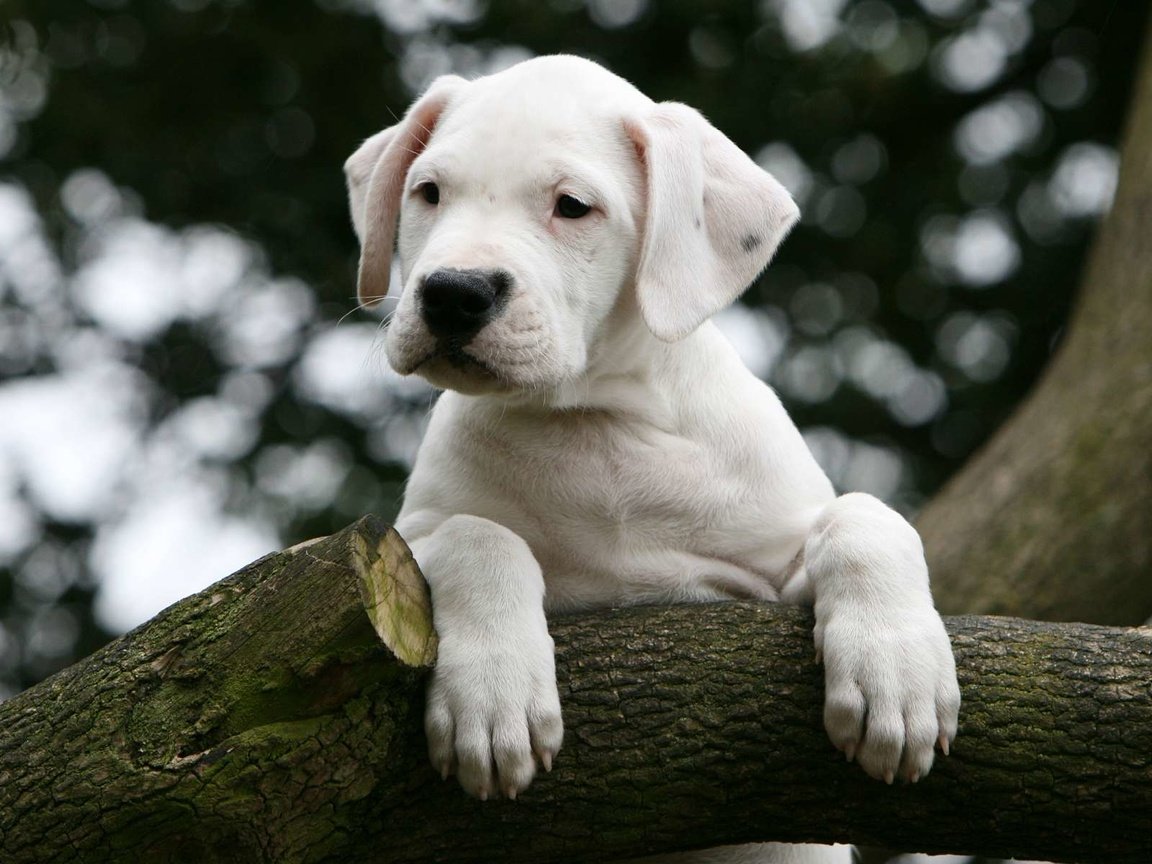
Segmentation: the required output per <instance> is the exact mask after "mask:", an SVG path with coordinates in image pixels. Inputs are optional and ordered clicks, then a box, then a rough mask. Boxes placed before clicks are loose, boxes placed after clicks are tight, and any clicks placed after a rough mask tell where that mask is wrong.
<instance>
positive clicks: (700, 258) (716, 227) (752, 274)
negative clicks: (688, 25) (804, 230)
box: [624, 102, 800, 342]
mask: <svg viewBox="0 0 1152 864" xmlns="http://www.w3.org/2000/svg"><path fill="white" fill-rule="evenodd" d="M624 125H625V128H626V130H627V132H628V135H629V137H630V138H631V139H632V143H633V144H634V145H635V147H636V152H637V154H638V155H639V157H640V160H641V163H642V164H643V166H644V171H645V175H646V178H647V206H646V216H645V221H644V240H643V245H642V247H641V249H640V258H639V263H638V266H637V272H636V292H637V298H638V300H639V304H640V313H641V315H642V316H643V317H644V321H645V323H646V324H647V325H648V328H649V329H650V330H651V331H652V332H653V333H654V334H655V335H656V336H657V337H658V338H660V339H663V340H664V341H665V342H674V341H676V340H678V339H683V338H684V337H685V336H687V335H688V334H689V333H691V332H692V331H693V330H695V329H696V328H697V327H699V326H700V325H701V324H703V323H704V322H705V321H706V320H707V319H708V318H709V317H710V316H711V315H713V314H714V313H716V312H719V311H720V310H721V309H723V308H724V307H725V306H727V305H728V304H729V303H732V302H733V301H734V300H735V299H736V298H737V297H739V296H740V295H741V294H742V293H743V292H744V290H745V289H746V288H747V287H748V286H749V285H751V284H752V282H753V280H754V279H755V278H756V277H757V276H758V275H759V274H760V272H761V271H762V270H763V269H764V268H765V267H766V266H768V262H769V261H770V260H771V258H772V255H773V253H774V252H775V251H776V247H777V246H779V245H780V242H781V241H782V240H783V239H784V236H785V235H786V234H787V233H788V230H789V229H790V228H791V227H792V226H793V225H794V224H795V223H796V220H797V219H798V218H799V216H800V211H799V210H798V209H797V207H796V204H795V202H793V200H792V197H791V196H790V195H789V194H788V191H787V190H786V189H785V188H784V187H783V186H781V185H780V183H779V182H778V181H777V180H776V178H774V177H773V176H772V175H771V174H769V173H768V172H766V171H764V170H763V169H762V168H761V167H760V166H759V165H757V164H756V163H755V162H753V161H752V160H751V159H749V158H748V156H747V155H745V153H744V152H743V151H742V150H741V149H740V148H739V147H737V146H736V145H735V144H733V143H732V142H731V141H730V140H729V139H728V138H727V137H725V135H724V134H723V133H721V132H720V131H719V130H718V129H716V128H715V127H713V126H712V124H710V123H709V122H708V121H707V120H705V119H704V117H703V116H701V114H700V113H699V112H698V111H695V110H693V109H692V108H689V107H688V106H687V105H680V104H677V103H673V102H663V103H660V104H659V105H656V106H654V107H653V108H652V110H650V111H649V112H648V113H647V114H646V115H645V116H642V117H633V118H629V119H628V120H626V121H625V124H624Z"/></svg>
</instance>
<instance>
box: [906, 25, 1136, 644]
mask: <svg viewBox="0 0 1152 864" xmlns="http://www.w3.org/2000/svg"><path fill="white" fill-rule="evenodd" d="M917 527H919V528H920V531H921V533H922V534H923V536H924V540H925V545H926V548H927V552H928V561H929V565H930V567H931V570H932V580H933V584H934V586H935V593H936V596H937V598H938V602H939V604H940V607H941V610H942V611H944V612H948V613H961V612H979V613H991V614H1004V615H1023V616H1026V617H1029V618H1043V619H1046V620H1059V621H1068V620H1076V621H1093V622H1096V623H1101V624H1136V623H1140V622H1143V621H1146V620H1148V619H1149V617H1150V616H1152V31H1150V36H1149V37H1147V38H1146V41H1145V49H1144V62H1143V69H1142V71H1141V73H1140V78H1139V81H1138V83H1137V86H1136V89H1135V98H1134V100H1133V103H1132V111H1131V113H1130V114H1129V119H1128V131H1127V134H1126V136H1125V143H1124V146H1123V159H1122V163H1121V169H1120V179H1119V187H1118V191H1117V195H1116V200H1115V203H1114V205H1113V208H1112V211H1111V213H1110V214H1109V216H1108V217H1107V219H1106V220H1105V222H1104V224H1103V226H1102V228H1101V230H1100V234H1099V236H1098V237H1097V241H1096V245H1095V248H1094V250H1093V253H1092V255H1091V258H1090V261H1089V265H1088V268H1087V271H1086V273H1085V276H1084V284H1083V288H1082V289H1081V292H1080V297H1079V305H1078V308H1077V309H1076V311H1075V313H1074V315H1073V318H1072V320H1071V322H1070V324H1069V327H1068V331H1067V335H1066V337H1065V339H1064V342H1063V344H1062V346H1061V347H1060V349H1059V351H1058V353H1057V355H1056V357H1055V359H1054V360H1053V362H1052V364H1051V366H1050V368H1049V369H1048V370H1047V371H1046V372H1045V374H1044V376H1043V378H1042V380H1041V381H1040V383H1039V385H1038V386H1037V387H1036V389H1035V391H1034V392H1033V394H1032V395H1031V396H1030V397H1029V398H1028V399H1027V400H1026V401H1025V403H1024V404H1023V405H1022V406H1021V407H1020V409H1019V410H1018V411H1017V412H1016V414H1015V415H1014V416H1013V417H1012V418H1011V419H1010V420H1009V421H1008V423H1006V424H1005V426H1004V427H1003V428H1002V429H1001V430H1000V431H999V432H998V433H997V434H996V435H995V436H994V437H993V439H992V441H991V442H989V444H988V445H987V446H986V447H984V449H983V450H982V451H981V452H980V453H979V454H978V455H977V456H976V458H974V459H973V460H972V461H971V462H969V464H968V465H966V466H965V467H964V468H963V469H962V470H961V471H960V473H959V474H958V475H957V476H956V477H955V478H954V479H953V480H952V481H951V482H950V483H949V484H948V485H947V486H946V487H945V489H944V490H943V491H942V492H941V493H940V494H939V495H937V496H936V497H935V498H934V499H933V500H932V501H931V502H930V503H929V505H928V507H927V508H926V509H925V510H924V512H923V514H922V515H921V518H920V520H919V523H918V526H917Z"/></svg>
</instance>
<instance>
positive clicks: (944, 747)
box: [939, 735, 948, 756]
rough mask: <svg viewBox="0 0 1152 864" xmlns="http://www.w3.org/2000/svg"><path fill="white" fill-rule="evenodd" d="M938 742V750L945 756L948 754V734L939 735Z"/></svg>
mask: <svg viewBox="0 0 1152 864" xmlns="http://www.w3.org/2000/svg"><path fill="white" fill-rule="evenodd" d="M939 743H940V752H941V753H943V754H944V755H945V756H947V755H948V736H947V735H941V736H940V741H939Z"/></svg>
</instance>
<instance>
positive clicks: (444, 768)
mask: <svg viewBox="0 0 1152 864" xmlns="http://www.w3.org/2000/svg"><path fill="white" fill-rule="evenodd" d="M451 773H452V769H451V768H449V767H448V763H447V762H445V763H444V764H443V765H441V766H440V779H441V780H447V779H448V775H449V774H451Z"/></svg>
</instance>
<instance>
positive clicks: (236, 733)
mask: <svg viewBox="0 0 1152 864" xmlns="http://www.w3.org/2000/svg"><path fill="white" fill-rule="evenodd" d="M366 610H367V614H366ZM811 624H812V621H811V617H810V615H809V614H808V613H807V612H805V611H803V610H799V609H794V608H789V607H781V606H775V605H768V604H763V605H761V604H754V603H730V604H717V605H709V606H684V607H670V608H633V609H623V610H614V611H608V612H598V613H595V614H592V615H583V616H572V617H564V618H559V619H557V620H555V621H554V622H553V625H552V626H553V633H554V635H555V638H556V644H557V661H558V662H557V666H558V673H559V678H560V688H561V694H562V700H563V705H564V715H565V722H566V725H567V730H568V731H567V738H566V742H565V746H564V750H563V751H562V752H561V754H560V757H559V760H558V762H557V766H556V769H555V770H554V771H553V772H552V773H551V774H550V775H547V776H543V777H540V778H538V779H537V780H536V782H535V783H534V784H533V786H532V787H531V788H530V789H529V790H528V791H527V792H526V793H524V794H523V795H522V796H521V797H520V798H519V799H518V800H517V801H514V802H508V801H495V802H487V803H480V802H477V801H473V800H470V799H468V798H466V797H465V796H464V794H463V793H462V792H461V790H460V789H459V788H458V787H457V786H456V784H455V782H449V783H442V782H441V781H440V779H439V778H438V777H437V776H436V775H435V773H434V772H433V771H432V769H431V767H429V765H428V764H427V760H426V757H425V753H424V741H423V734H422V731H421V714H422V710H423V679H424V675H425V672H426V668H427V666H428V665H430V664H431V663H432V662H433V660H434V657H435V635H434V632H433V630H432V626H431V619H430V614H429V608H428V599H427V594H426V591H425V586H424V583H423V580H422V579H421V577H420V574H419V572H418V571H417V570H416V567H415V565H414V564H413V562H412V559H411V556H410V555H409V554H408V551H407V548H406V547H405V546H404V544H403V541H401V540H400V539H399V537H398V536H397V535H396V534H395V532H393V531H391V529H387V528H385V527H384V526H383V525H381V524H380V523H379V522H378V521H376V520H374V519H371V518H368V519H364V520H361V521H360V522H359V523H357V524H356V525H353V526H352V527H350V528H348V529H346V530H345V531H343V532H341V533H340V534H338V535H334V536H333V537H330V538H326V539H324V540H322V541H319V542H316V543H314V544H311V545H308V546H306V547H297V548H296V549H294V550H289V551H288V552H284V553H281V554H278V555H274V556H269V557H267V558H264V559H262V560H260V561H258V562H256V563H255V564H253V565H251V566H249V567H248V568H246V569H244V570H242V571H241V572H239V573H237V574H236V575H234V576H232V577H230V578H229V579H226V580H224V581H222V582H220V583H218V584H217V585H215V586H213V587H212V588H210V589H208V590H207V591H205V592H203V593H201V594H198V595H196V596H195V597H192V598H189V599H188V600H185V601H183V602H181V603H178V604H177V605H175V606H173V607H171V608H170V609H168V610H167V611H165V612H164V613H162V614H161V615H159V616H158V617H157V618H155V619H154V620H153V621H151V622H149V623H148V624H146V625H144V626H143V627H141V628H139V629H137V630H135V631H133V632H132V633H130V634H128V635H127V636H125V637H123V638H121V639H119V640H117V641H116V642H114V643H112V644H111V645H109V646H108V647H107V648H105V649H103V650H102V651H100V652H98V653H97V654H95V655H93V656H92V657H90V658H88V659H87V660H84V661H82V662H81V663H79V664H77V665H76V666H73V667H71V668H69V669H67V670H65V671H64V672H61V673H60V674H58V675H57V676H55V677H54V678H51V679H49V680H48V681H46V682H44V683H43V684H41V685H39V686H38V687H34V688H32V689H31V690H29V691H27V692H25V693H23V694H22V695H20V696H17V697H16V698H14V699H12V700H11V701H9V702H7V703H4V704H3V705H0V730H2V731H0V850H2V853H3V854H2V855H0V859H2V860H3V861H5V862H13V864H15V862H37V864H39V862H66V861H82V862H101V861H124V860H132V861H147V862H157V861H189V862H223V861H244V862H259V861H275V862H322V861H332V862H342V864H348V862H357V861H373V862H426V861H427V862H431V861H445V860H451V861H461V862H468V861H493V860H506V861H509V862H517V861H524V862H540V861H551V860H561V861H602V860H606V859H611V858H614V857H627V856H633V855H641V854H646V853H654V852H660V851H668V850H674V849H683V848H691V847H699V846H712V845H719V844H724V843H738V842H748V841H754V840H792V841H799V840H804V841H822V842H832V841H839V842H844V841H855V842H861V843H870V844H883V845H889V846H894V847H899V848H904V849H917V850H924V851H931V852H946V851H948V852H958V851H965V852H973V853H981V854H984V855H988V856H997V857H1000V856H1016V857H1027V858H1037V857H1042V858H1048V859H1051V860H1056V861H1069V860H1076V861H1080V862H1095V861H1100V862H1104V861H1108V862H1132V864H1137V862H1139V864H1147V862H1148V861H1149V860H1152V763H1150V761H1149V754H1150V753H1152V688H1150V687H1149V681H1152V631H1149V630H1146V629H1133V630H1120V629H1109V628H1102V627H1093V626H1088V625H1055V624H1037V623H1031V622H1025V621H1015V620H998V619H987V618H953V619H951V620H949V621H948V628H949V632H950V633H951V635H952V639H953V644H954V646H955V648H956V654H957V660H958V665H959V671H960V680H961V686H962V688H963V694H964V706H963V709H962V713H961V732H960V735H959V737H958V739H957V741H956V745H955V748H954V750H953V753H952V755H951V756H950V757H949V758H946V759H941V760H940V761H939V762H938V763H937V765H936V767H935V768H934V769H933V771H932V773H931V775H929V776H928V777H927V778H926V779H925V780H923V781H921V782H920V783H919V784H916V785H911V786H899V785H898V786H892V787H888V786H884V785H883V784H879V783H877V782H875V781H873V780H870V779H868V778H867V777H865V775H864V774H863V772H862V771H860V770H859V768H857V767H856V766H854V765H846V764H844V762H843V759H842V758H841V757H840V756H839V754H838V753H836V751H835V750H834V749H833V748H832V746H831V744H829V743H828V741H827V739H826V738H825V735H824V731H823V728H822V724H821V703H822V680H821V678H822V676H821V673H820V670H819V668H818V667H817V666H816V665H815V664H814V663H813V662H812V640H811V634H810V628H811ZM373 625H375V631H376V632H375V633H374V632H373ZM382 641H383V644H381V642H382Z"/></svg>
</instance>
